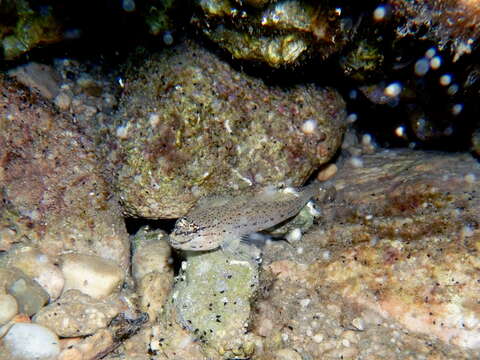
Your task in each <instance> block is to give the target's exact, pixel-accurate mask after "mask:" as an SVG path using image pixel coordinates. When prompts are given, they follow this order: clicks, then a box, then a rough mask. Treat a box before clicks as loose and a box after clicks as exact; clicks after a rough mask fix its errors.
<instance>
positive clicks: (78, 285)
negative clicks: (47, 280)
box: [61, 254, 125, 298]
mask: <svg viewBox="0 0 480 360" xmlns="http://www.w3.org/2000/svg"><path fill="white" fill-rule="evenodd" d="M61 259H62V263H61V269H62V272H63V276H64V277H65V287H64V292H66V291H67V290H70V289H77V290H80V291H81V292H82V293H84V294H87V295H90V296H91V297H93V298H102V297H105V296H108V295H110V294H112V293H113V292H114V291H117V290H119V288H120V286H121V285H122V283H123V281H124V279H125V273H124V271H123V270H122V269H121V268H120V266H118V265H116V264H115V263H113V262H111V261H107V260H105V259H102V258H101V257H98V256H91V255H82V254H67V255H64V256H62V258H61Z"/></svg>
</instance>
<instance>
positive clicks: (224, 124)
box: [223, 119, 232, 134]
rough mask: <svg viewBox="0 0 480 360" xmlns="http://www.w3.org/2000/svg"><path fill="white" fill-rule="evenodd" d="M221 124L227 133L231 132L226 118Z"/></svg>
mask: <svg viewBox="0 0 480 360" xmlns="http://www.w3.org/2000/svg"><path fill="white" fill-rule="evenodd" d="M223 126H225V129H226V130H227V132H228V133H229V134H231V133H232V128H231V127H230V122H229V121H228V119H227V120H225V121H224V122H223Z"/></svg>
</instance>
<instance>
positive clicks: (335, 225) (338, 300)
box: [252, 151, 480, 359]
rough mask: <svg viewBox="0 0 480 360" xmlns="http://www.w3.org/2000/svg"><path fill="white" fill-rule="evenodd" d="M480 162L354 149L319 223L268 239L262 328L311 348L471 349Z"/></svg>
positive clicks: (309, 351) (353, 352)
mask: <svg viewBox="0 0 480 360" xmlns="http://www.w3.org/2000/svg"><path fill="white" fill-rule="evenodd" d="M479 179H480V166H479V164H478V162H477V161H475V160H474V159H473V158H472V157H471V156H470V155H467V154H463V155H462V154H439V153H426V152H413V151H385V152H381V153H378V154H374V155H366V156H363V157H362V158H360V159H356V160H355V161H350V160H348V161H346V162H345V163H344V164H343V166H341V167H340V170H339V173H338V175H337V177H336V178H335V179H334V185H335V188H336V190H337V193H336V197H335V198H334V199H333V200H332V201H331V202H329V203H325V204H324V205H323V206H322V215H323V217H322V218H321V220H320V224H319V225H318V228H317V229H316V230H312V231H311V232H310V233H308V234H306V236H305V237H304V239H303V240H302V242H301V243H300V244H295V248H292V247H291V246H287V245H285V244H284V243H283V242H275V243H271V244H269V245H267V247H266V248H265V251H264V253H265V258H264V265H263V266H264V268H263V269H264V270H265V272H264V273H263V274H264V276H263V279H262V281H261V285H260V288H261V289H262V291H261V296H260V299H259V301H257V303H256V305H255V308H256V316H255V319H254V321H253V330H252V331H253V332H254V333H255V334H258V335H260V336H263V337H264V339H265V341H264V349H265V350H266V352H265V353H264V354H262V356H260V357H259V358H262V359H263V358H265V359H268V358H271V356H272V355H271V354H272V352H274V351H276V350H277V349H281V348H285V347H293V348H294V349H295V350H296V351H298V352H299V353H300V354H301V355H302V356H303V357H313V358H322V359H338V358H340V357H342V358H344V359H358V358H367V357H370V356H377V357H378V358H389V359H392V358H395V359H407V358H409V356H410V355H413V354H415V358H418V357H428V356H433V357H434V358H435V359H452V358H455V359H470V358H472V357H475V356H476V355H475V354H477V355H478V351H480V342H479V341H478V331H479V324H480V320H479V319H480V312H479V310H478V306H477V304H476V300H475V299H476V298H477V297H478V293H479V290H480V288H479V287H480V285H479V283H478V273H479V270H480V264H479V262H478V251H479V243H480V242H479V241H480V237H479V236H480V233H479V226H478V213H479V211H480V197H479V196H478V190H477V189H478V181H479Z"/></svg>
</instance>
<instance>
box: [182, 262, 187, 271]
mask: <svg viewBox="0 0 480 360" xmlns="http://www.w3.org/2000/svg"><path fill="white" fill-rule="evenodd" d="M182 270H183V271H185V270H187V262H186V261H182Z"/></svg>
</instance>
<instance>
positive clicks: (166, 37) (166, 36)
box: [162, 31, 173, 45]
mask: <svg viewBox="0 0 480 360" xmlns="http://www.w3.org/2000/svg"><path fill="white" fill-rule="evenodd" d="M162 40H163V43H164V44H165V45H172V44H173V35H172V33H171V32H170V31H165V32H164V33H163V37H162Z"/></svg>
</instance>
